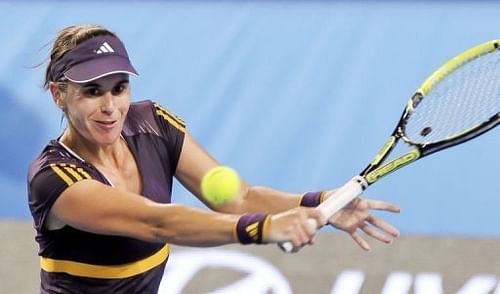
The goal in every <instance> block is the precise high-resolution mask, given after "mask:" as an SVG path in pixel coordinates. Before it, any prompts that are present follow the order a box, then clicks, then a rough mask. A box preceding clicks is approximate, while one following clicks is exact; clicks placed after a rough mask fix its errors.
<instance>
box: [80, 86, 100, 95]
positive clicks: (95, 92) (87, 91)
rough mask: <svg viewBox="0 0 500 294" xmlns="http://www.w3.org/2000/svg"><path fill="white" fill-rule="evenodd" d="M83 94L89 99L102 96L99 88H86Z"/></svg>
mask: <svg viewBox="0 0 500 294" xmlns="http://www.w3.org/2000/svg"><path fill="white" fill-rule="evenodd" d="M83 94H84V95H85V96H88V97H95V96H101V95H102V93H101V90H100V89H99V88H97V87H89V88H85V90H83Z"/></svg>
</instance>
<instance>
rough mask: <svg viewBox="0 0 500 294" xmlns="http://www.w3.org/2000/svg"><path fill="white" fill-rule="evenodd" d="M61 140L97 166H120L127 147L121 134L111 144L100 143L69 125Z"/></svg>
mask: <svg viewBox="0 0 500 294" xmlns="http://www.w3.org/2000/svg"><path fill="white" fill-rule="evenodd" d="M59 141H60V142H62V143H63V144H64V145H66V146H67V147H68V148H70V149H71V150H72V151H73V152H75V153H76V154H77V155H78V156H80V157H81V158H82V159H83V160H85V161H87V162H89V163H91V164H93V165H95V166H113V167H118V166H120V165H121V163H122V162H123V158H124V153H125V152H124V151H125V148H127V147H126V143H125V142H124V139H123V137H122V136H121V135H120V137H118V138H117V139H116V140H115V141H114V142H113V143H111V144H106V145H100V144H96V143H95V142H92V141H89V140H87V139H86V138H85V137H83V136H81V135H80V134H78V133H77V132H75V131H74V130H72V128H71V126H68V128H67V129H66V130H65V131H64V133H63V135H62V136H61V138H60V140H59Z"/></svg>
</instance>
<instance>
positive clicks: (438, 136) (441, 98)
mask: <svg viewBox="0 0 500 294" xmlns="http://www.w3.org/2000/svg"><path fill="white" fill-rule="evenodd" d="M499 111H500V51H499V50H495V51H494V52H491V53H487V54H485V55H482V56H480V57H478V58H476V59H473V60H472V61H470V62H468V63H466V64H464V65H462V66H461V67H459V68H457V69H456V70H455V71H453V72H452V73H450V74H449V75H448V76H446V77H445V78H444V79H443V80H441V81H439V82H437V83H436V84H435V85H434V87H433V88H432V89H431V90H430V91H429V92H428V94H427V95H426V96H425V97H424V98H423V100H422V101H421V102H420V103H419V104H418V106H417V107H416V108H415V110H414V111H413V112H412V113H411V115H410V116H409V118H408V120H407V122H406V124H405V126H404V133H405V135H406V137H407V138H408V139H409V140H410V141H412V142H413V143H417V144H426V143H433V142H438V141H442V140H446V139H449V138H453V137H455V136H458V135H460V134H463V133H467V131H468V130H470V129H472V128H474V127H476V126H478V125H480V124H481V123H483V122H485V121H487V120H489V119H490V118H491V117H493V116H494V115H496V114H497V113H498V112H499Z"/></svg>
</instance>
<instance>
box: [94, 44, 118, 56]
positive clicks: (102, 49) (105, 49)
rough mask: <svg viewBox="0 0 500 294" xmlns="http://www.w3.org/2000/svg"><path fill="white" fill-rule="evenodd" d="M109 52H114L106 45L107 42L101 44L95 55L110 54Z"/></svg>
mask: <svg viewBox="0 0 500 294" xmlns="http://www.w3.org/2000/svg"><path fill="white" fill-rule="evenodd" d="M110 52H115V50H113V48H112V47H111V46H110V45H109V44H108V42H104V43H102V45H101V47H99V49H97V51H96V53H97V54H101V53H110Z"/></svg>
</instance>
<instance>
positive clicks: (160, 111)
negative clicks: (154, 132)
mask: <svg viewBox="0 0 500 294" xmlns="http://www.w3.org/2000/svg"><path fill="white" fill-rule="evenodd" d="M153 104H154V106H155V108H156V114H157V115H158V116H161V117H162V118H163V119H164V120H166V121H167V122H168V123H169V124H171V125H172V126H174V127H175V128H176V129H178V130H179V131H181V132H183V133H184V132H186V124H185V123H184V121H183V120H182V119H181V118H179V117H178V116H176V115H174V114H172V113H171V112H170V111H168V110H167V109H165V108H163V107H161V106H160V105H158V104H156V103H153Z"/></svg>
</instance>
